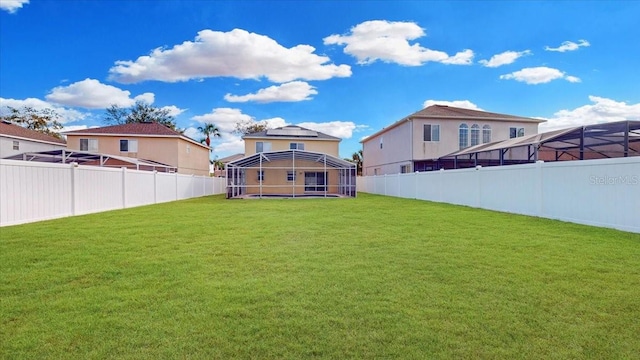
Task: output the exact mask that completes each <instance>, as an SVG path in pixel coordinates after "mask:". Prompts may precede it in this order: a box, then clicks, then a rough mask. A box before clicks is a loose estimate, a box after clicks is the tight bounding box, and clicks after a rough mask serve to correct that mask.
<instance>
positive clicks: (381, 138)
mask: <svg viewBox="0 0 640 360" xmlns="http://www.w3.org/2000/svg"><path fill="white" fill-rule="evenodd" d="M382 140H383V137H382V136H380V149H382Z"/></svg>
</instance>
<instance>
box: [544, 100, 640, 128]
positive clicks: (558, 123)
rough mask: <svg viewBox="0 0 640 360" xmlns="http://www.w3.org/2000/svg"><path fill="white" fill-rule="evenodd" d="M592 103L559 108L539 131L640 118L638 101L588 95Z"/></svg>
mask: <svg viewBox="0 0 640 360" xmlns="http://www.w3.org/2000/svg"><path fill="white" fill-rule="evenodd" d="M589 100H590V101H591V102H592V103H593V104H589V105H583V106H580V107H578V108H575V109H573V110H560V111H558V112H556V113H555V114H553V117H552V118H550V119H545V120H547V122H546V123H543V124H540V132H544V131H549V130H555V129H560V128H565V127H571V126H580V125H591V124H599V123H607V122H613V121H623V120H640V103H637V104H627V103H626V102H624V101H615V100H611V99H607V98H603V97H598V96H589Z"/></svg>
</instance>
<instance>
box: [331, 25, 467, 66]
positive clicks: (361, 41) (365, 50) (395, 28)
mask: <svg viewBox="0 0 640 360" xmlns="http://www.w3.org/2000/svg"><path fill="white" fill-rule="evenodd" d="M423 36H425V32H424V30H423V29H422V28H421V27H419V26H418V25H417V24H416V23H413V22H390V21H385V20H373V21H365V22H363V23H360V24H358V25H356V26H354V27H352V28H351V33H350V34H348V35H335V34H334V35H330V36H327V37H325V38H324V39H323V40H324V44H325V45H346V46H345V48H344V53H345V54H349V55H352V56H354V57H355V58H356V59H358V63H359V64H370V63H373V62H375V61H376V60H380V61H383V62H390V63H397V64H400V65H406V66H419V65H422V64H424V63H426V62H429V61H435V62H440V63H444V64H455V65H469V64H471V63H472V60H473V51H471V50H468V49H467V50H464V51H461V52H458V53H457V54H455V55H454V56H449V55H448V54H447V53H445V52H443V51H437V50H431V49H427V48H424V47H422V46H420V44H418V43H414V44H410V43H409V40H415V39H417V38H420V37H423Z"/></svg>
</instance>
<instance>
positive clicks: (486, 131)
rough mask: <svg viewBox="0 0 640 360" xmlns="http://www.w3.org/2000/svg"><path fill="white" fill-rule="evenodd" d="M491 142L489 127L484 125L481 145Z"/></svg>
mask: <svg viewBox="0 0 640 360" xmlns="http://www.w3.org/2000/svg"><path fill="white" fill-rule="evenodd" d="M490 142H491V126H489V125H485V126H483V127H482V143H483V144H486V143H490Z"/></svg>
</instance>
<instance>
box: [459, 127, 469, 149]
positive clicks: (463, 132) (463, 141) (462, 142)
mask: <svg viewBox="0 0 640 360" xmlns="http://www.w3.org/2000/svg"><path fill="white" fill-rule="evenodd" d="M458 140H459V141H458V144H459V147H460V149H464V148H466V147H467V146H469V125H467V124H460V128H459V137H458Z"/></svg>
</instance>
